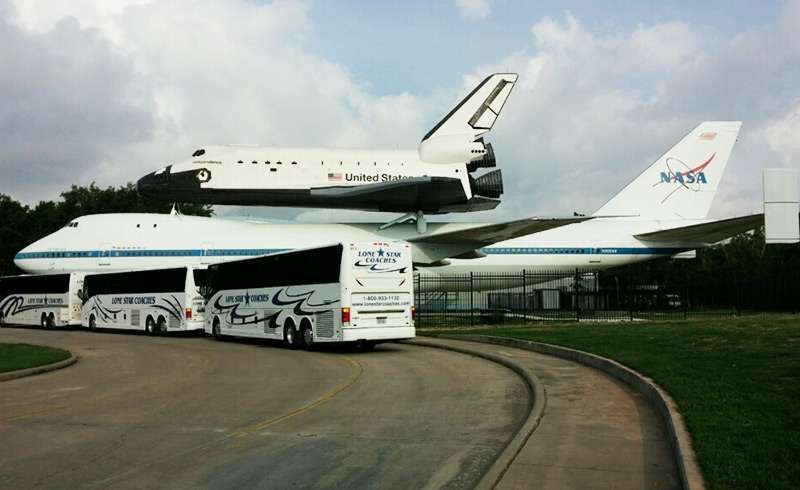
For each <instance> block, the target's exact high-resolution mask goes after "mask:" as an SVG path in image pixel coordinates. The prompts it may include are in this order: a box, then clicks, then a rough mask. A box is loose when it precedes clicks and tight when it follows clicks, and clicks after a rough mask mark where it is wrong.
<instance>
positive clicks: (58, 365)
mask: <svg viewBox="0 0 800 490" xmlns="http://www.w3.org/2000/svg"><path fill="white" fill-rule="evenodd" d="M76 362H78V356H76V355H75V354H72V355H71V356H70V357H69V359H64V360H63V361H58V362H53V363H50V364H45V365H43V366H36V367H32V368H28V369H17V370H16V371H9V372H7V373H0V382H3V381H10V380H12V379H17V378H23V377H25V376H33V375H34V374H41V373H46V372H48V371H55V370H56V369H62V368H65V367H67V366H71V365H73V364H75V363H76Z"/></svg>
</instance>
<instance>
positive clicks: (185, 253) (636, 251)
mask: <svg viewBox="0 0 800 490" xmlns="http://www.w3.org/2000/svg"><path fill="white" fill-rule="evenodd" d="M287 250H290V249H287V248H226V249H220V248H214V249H205V250H204V249H174V250H167V249H163V250H70V251H58V252H20V253H18V254H17V255H16V256H15V257H14V259H15V260H25V259H82V258H97V257H114V258H126V257H237V256H238V257H254V256H258V255H267V254H272V253H277V252H285V251H287ZM687 250H693V249H690V248H675V247H655V248H654V247H600V248H596V247H486V248H482V249H481V251H482V252H483V253H485V254H487V255H675V254H677V253H681V252H686V251H687Z"/></svg>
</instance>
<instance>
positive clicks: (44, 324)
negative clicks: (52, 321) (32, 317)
mask: <svg viewBox="0 0 800 490" xmlns="http://www.w3.org/2000/svg"><path fill="white" fill-rule="evenodd" d="M39 325H40V326H41V327H42V328H47V314H46V313H42V317H41V318H40V319H39Z"/></svg>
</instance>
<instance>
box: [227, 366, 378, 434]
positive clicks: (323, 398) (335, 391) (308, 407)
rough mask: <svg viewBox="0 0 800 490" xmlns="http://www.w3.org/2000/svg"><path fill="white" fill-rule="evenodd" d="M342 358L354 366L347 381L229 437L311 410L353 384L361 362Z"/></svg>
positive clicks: (264, 427)
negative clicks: (314, 398)
mask: <svg viewBox="0 0 800 490" xmlns="http://www.w3.org/2000/svg"><path fill="white" fill-rule="evenodd" d="M343 358H344V360H346V361H347V362H348V363H350V365H351V366H352V367H353V368H354V370H353V372H352V373H351V374H350V377H349V378H348V379H347V381H345V382H344V383H342V384H341V385H339V386H337V387H336V388H334V389H332V390H331V391H329V392H327V393H325V394H324V395H322V396H321V397H319V398H317V399H316V400H314V401H312V402H309V403H307V404H305V405H303V406H302V407H299V408H297V409H295V410H292V411H291V412H289V413H286V414H284V415H279V416H277V417H273V418H271V419H267V420H264V421H261V422H257V423H255V424H252V425H249V426H247V427H244V428H241V429H239V430H237V431H235V432H233V433H232V434H230V436H229V437H244V436H247V435H250V434H253V433H255V432H260V431H262V430H264V429H266V428H267V427H271V426H273V425H275V424H277V423H280V422H283V421H284V420H287V419H290V418H292V417H296V416H297V415H300V414H303V413H305V412H308V411H309V410H311V409H313V408H315V407H317V406H319V405H322V404H323V403H325V402H327V401H329V400H331V399H332V398H333V397H335V396H336V395H338V394H339V393H341V392H342V391H344V390H346V389H347V388H349V387H351V386H352V385H353V383H355V382H356V381H357V380H358V378H360V377H361V373H363V372H364V368H363V367H361V364H359V363H358V362H357V361H355V360H353V359H351V358H349V357H343Z"/></svg>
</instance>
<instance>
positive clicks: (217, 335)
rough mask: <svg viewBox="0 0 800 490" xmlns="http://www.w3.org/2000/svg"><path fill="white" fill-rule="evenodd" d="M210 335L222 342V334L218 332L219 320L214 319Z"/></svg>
mask: <svg viewBox="0 0 800 490" xmlns="http://www.w3.org/2000/svg"><path fill="white" fill-rule="evenodd" d="M211 335H213V336H214V338H215V339H217V340H222V332H220V330H219V318H216V317H214V325H213V326H212V327H211Z"/></svg>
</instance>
